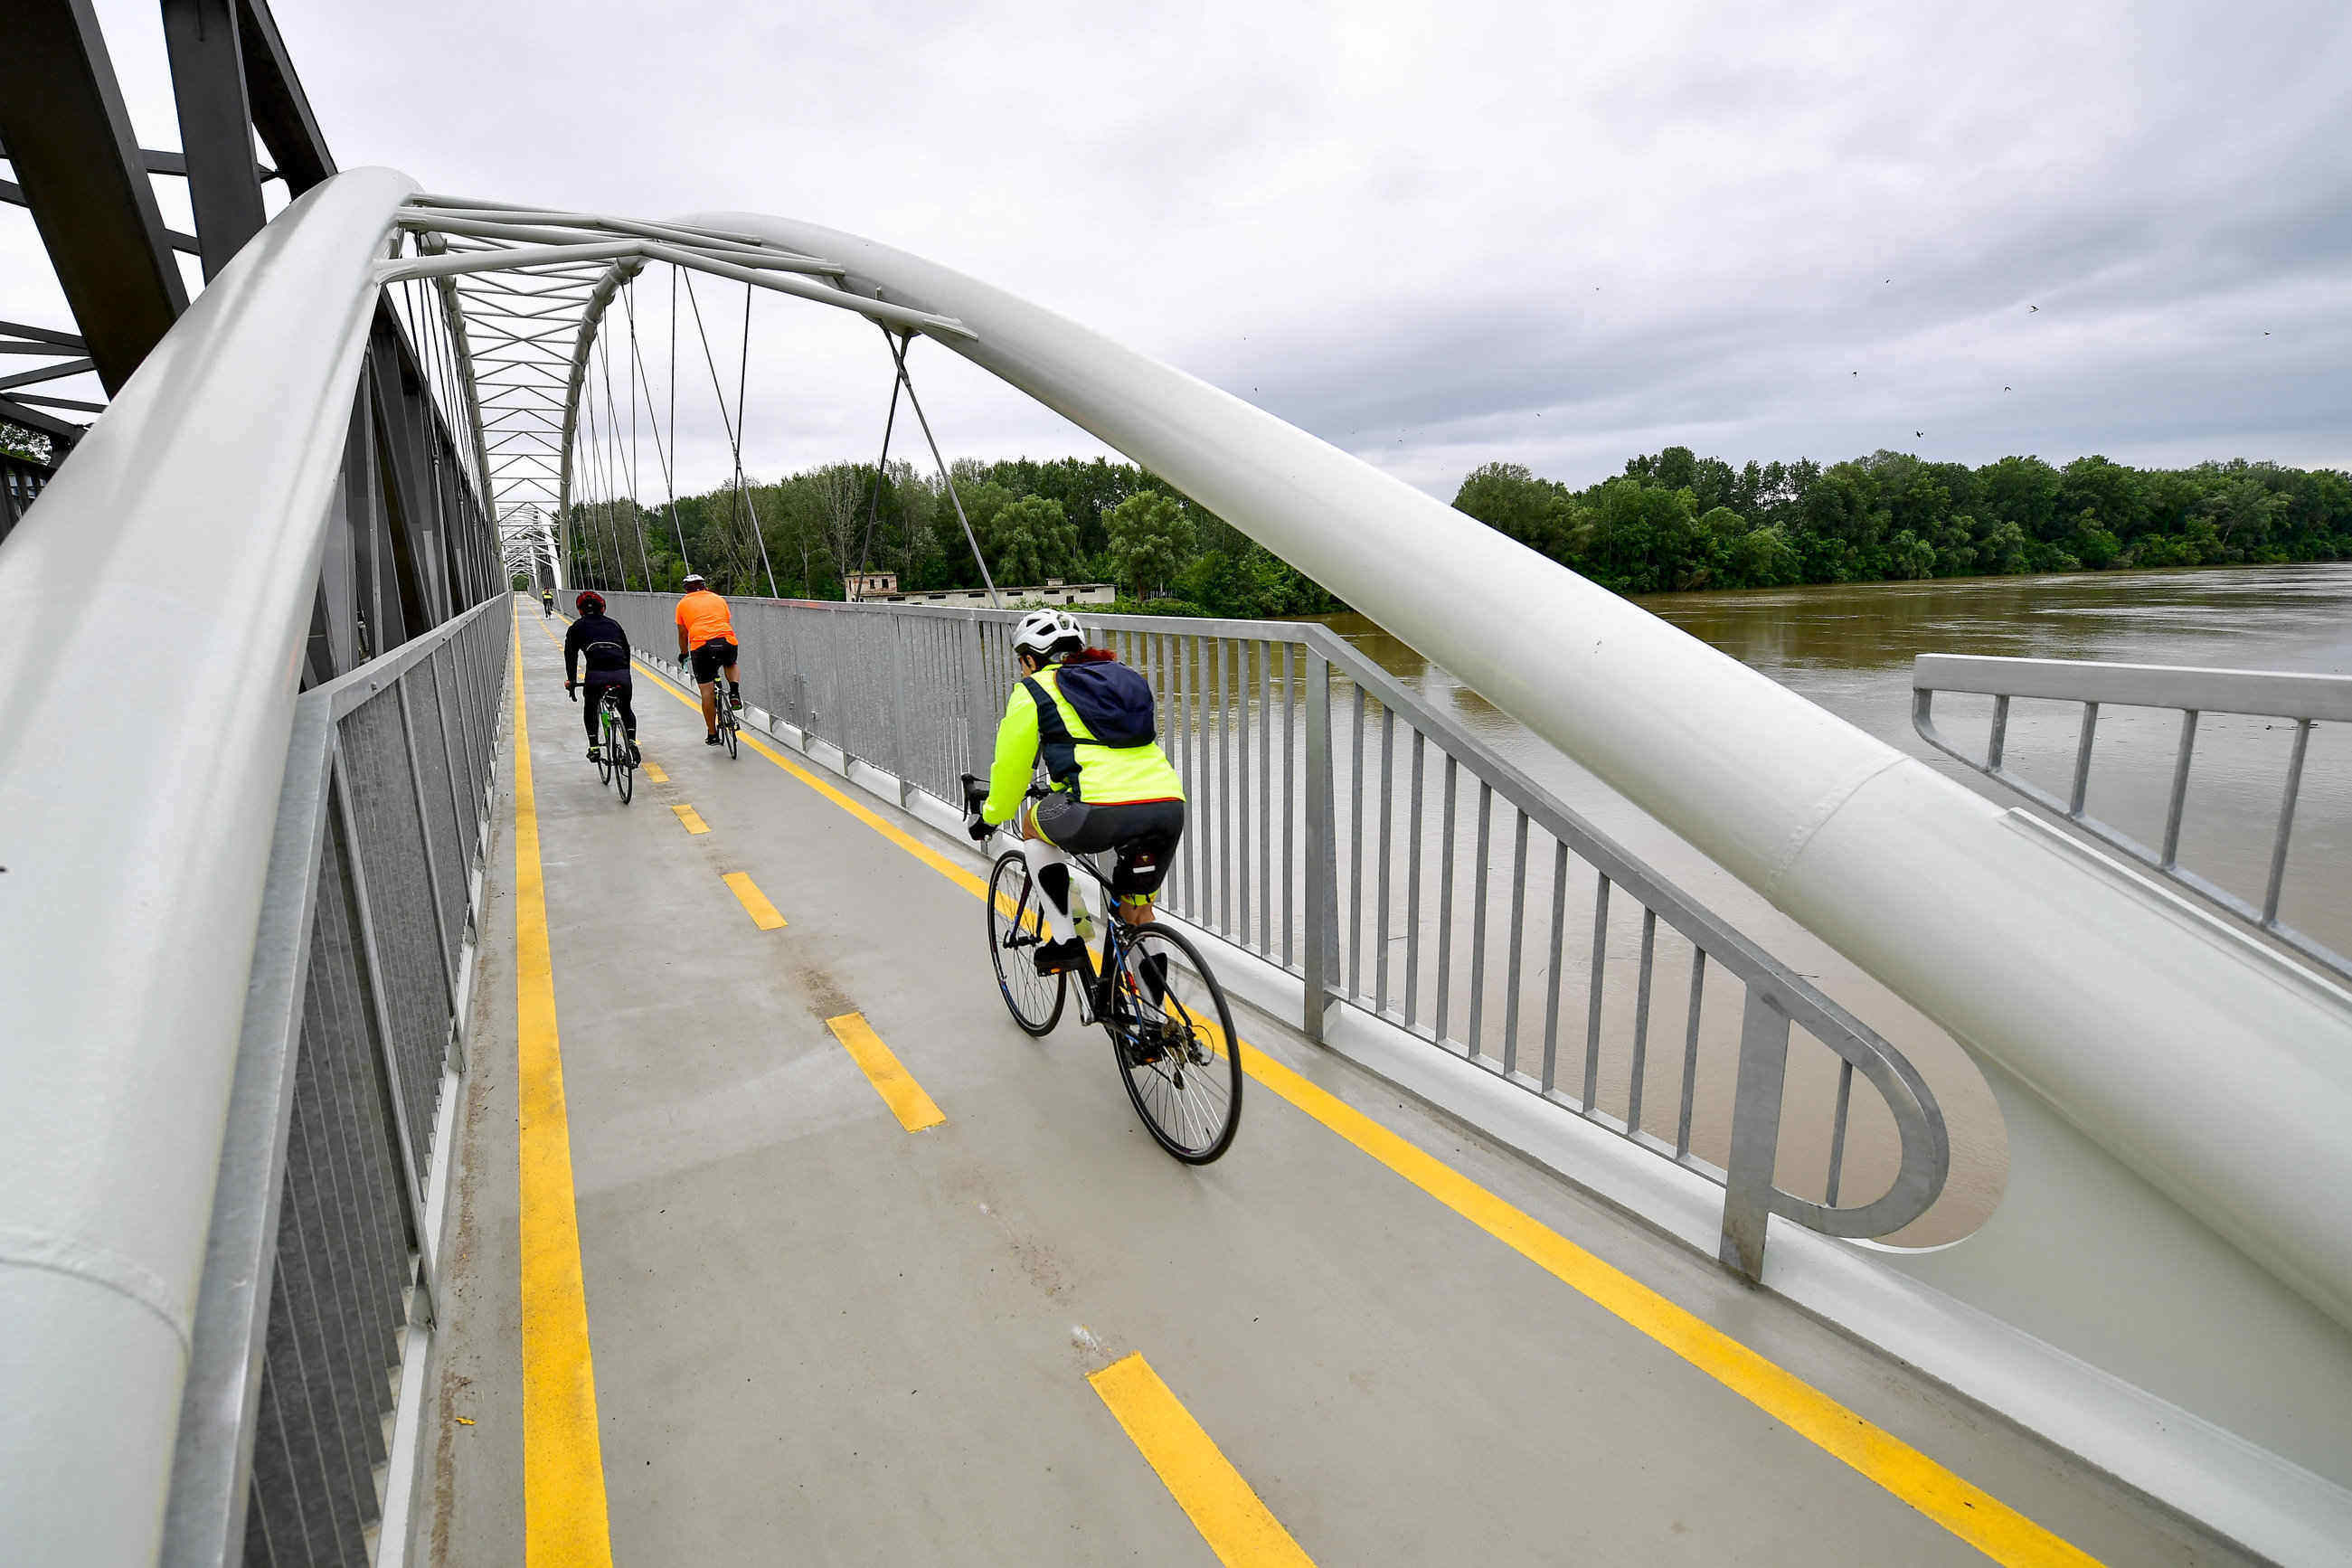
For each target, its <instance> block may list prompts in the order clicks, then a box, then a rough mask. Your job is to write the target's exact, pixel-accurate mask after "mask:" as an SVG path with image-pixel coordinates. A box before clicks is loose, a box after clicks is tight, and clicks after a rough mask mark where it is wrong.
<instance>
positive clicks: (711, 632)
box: [677, 572, 743, 746]
mask: <svg viewBox="0 0 2352 1568" xmlns="http://www.w3.org/2000/svg"><path fill="white" fill-rule="evenodd" d="M735 653H736V648H735V621H734V618H733V617H732V616H730V615H729V614H728V612H727V601H726V600H724V599H722V598H720V597H719V595H716V594H714V593H712V592H711V591H710V584H708V583H706V582H704V581H703V577H702V574H701V573H699V572H689V573H688V574H686V597H684V598H682V599H680V600H679V601H678V602H677V661H678V663H680V664H688V663H690V664H692V665H693V666H694V679H695V682H696V684H698V685H699V686H700V687H701V688H702V727H703V728H704V729H705V730H706V731H709V733H708V734H706V735H704V736H703V738H702V743H703V744H704V745H706V746H715V745H718V744H719V697H718V693H717V692H716V691H715V690H713V689H712V688H713V686H714V684H715V683H716V682H717V680H718V679H719V671H720V670H722V669H724V670H725V671H726V672H727V695H728V696H729V697H730V698H732V699H734V700H735V701H736V702H737V703H738V704H740V703H741V702H742V700H743V688H742V687H741V685H740V684H739V683H738V682H737V680H736V679H735Z"/></svg>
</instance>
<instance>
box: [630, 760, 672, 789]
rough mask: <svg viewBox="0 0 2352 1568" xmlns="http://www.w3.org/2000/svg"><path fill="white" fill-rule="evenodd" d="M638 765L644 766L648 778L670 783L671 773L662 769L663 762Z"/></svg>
mask: <svg viewBox="0 0 2352 1568" xmlns="http://www.w3.org/2000/svg"><path fill="white" fill-rule="evenodd" d="M637 766H639V767H640V768H643V769H644V770H645V773H646V777H647V778H649V779H651V780H653V781H654V783H656V784H667V783H669V775H668V774H667V773H664V772H662V770H661V764H660V763H638V764H637Z"/></svg>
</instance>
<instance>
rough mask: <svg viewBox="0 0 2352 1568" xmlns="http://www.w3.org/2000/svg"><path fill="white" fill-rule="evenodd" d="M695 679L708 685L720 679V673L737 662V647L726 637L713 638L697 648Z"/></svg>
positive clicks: (692, 656) (694, 655)
mask: <svg viewBox="0 0 2352 1568" xmlns="http://www.w3.org/2000/svg"><path fill="white" fill-rule="evenodd" d="M690 657H691V658H693V660H694V679H697V680H699V681H703V682H705V683H708V682H709V681H713V680H716V679H719V671H720V670H722V669H725V668H728V666H730V665H731V664H733V663H734V662H735V645H734V644H733V643H731V642H729V641H728V640H727V639H726V638H725V637H713V638H711V639H710V640H709V642H707V643H704V644H703V645H702V646H701V647H698V648H696V649H695V650H694V652H693V654H692V655H691V656H690Z"/></svg>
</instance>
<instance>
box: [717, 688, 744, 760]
mask: <svg viewBox="0 0 2352 1568" xmlns="http://www.w3.org/2000/svg"><path fill="white" fill-rule="evenodd" d="M742 729H743V721H741V720H740V719H739V718H737V717H736V716H735V705H734V704H733V703H732V702H730V703H729V704H728V705H727V706H726V707H725V708H723V709H721V710H719V733H720V734H721V735H724V736H726V737H727V755H728V756H729V758H730V759H732V758H735V757H737V756H740V754H741V753H740V752H738V751H737V750H736V748H737V747H738V746H739V745H740V744H741V742H739V741H737V740H736V738H735V737H736V736H737V735H738V734H740V733H741V732H742Z"/></svg>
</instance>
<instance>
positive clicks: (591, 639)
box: [563, 588, 644, 763]
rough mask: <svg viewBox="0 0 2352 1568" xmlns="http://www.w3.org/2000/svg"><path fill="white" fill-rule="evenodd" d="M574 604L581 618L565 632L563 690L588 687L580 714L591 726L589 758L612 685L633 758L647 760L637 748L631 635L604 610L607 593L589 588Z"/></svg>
mask: <svg viewBox="0 0 2352 1568" xmlns="http://www.w3.org/2000/svg"><path fill="white" fill-rule="evenodd" d="M572 603H573V604H574V605H577V606H578V608H579V611H580V618H579V619H578V620H576V621H574V622H572V628H571V630H569V631H567V632H565V633H564V634H563V689H564V690H565V691H567V692H569V691H570V690H572V688H574V687H575V686H585V687H586V688H587V689H588V700H586V701H585V702H583V703H582V704H581V705H580V717H581V718H582V719H583V720H584V721H586V722H587V726H588V760H589V761H590V762H594V761H595V760H596V709H597V705H598V704H600V703H601V702H603V701H604V689H605V688H606V687H611V688H613V700H614V702H615V703H616V704H617V705H618V706H619V707H620V710H621V724H622V727H623V728H624V729H625V730H626V731H628V734H629V760H630V761H631V762H633V763H635V762H640V761H643V760H644V759H643V756H642V754H641V753H640V752H638V751H637V710H636V708H635V705H634V704H633V703H632V702H631V701H630V699H631V697H632V696H633V695H634V692H633V689H632V688H631V684H630V681H629V634H628V633H626V632H625V631H623V630H622V629H621V623H620V622H618V621H616V620H614V619H613V617H612V616H608V615H606V614H605V613H604V595H602V594H599V593H598V592H596V590H595V589H593V588H590V589H588V590H587V591H586V592H584V593H583V594H582V595H580V597H579V598H577V599H575V600H573V601H572ZM583 659H584V660H585V661H586V662H587V666H588V668H587V670H586V672H585V674H584V676H583V673H582V671H581V668H580V665H581V662H582V661H583Z"/></svg>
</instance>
